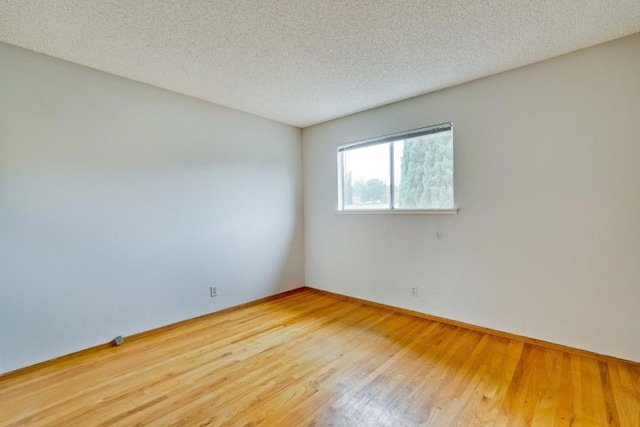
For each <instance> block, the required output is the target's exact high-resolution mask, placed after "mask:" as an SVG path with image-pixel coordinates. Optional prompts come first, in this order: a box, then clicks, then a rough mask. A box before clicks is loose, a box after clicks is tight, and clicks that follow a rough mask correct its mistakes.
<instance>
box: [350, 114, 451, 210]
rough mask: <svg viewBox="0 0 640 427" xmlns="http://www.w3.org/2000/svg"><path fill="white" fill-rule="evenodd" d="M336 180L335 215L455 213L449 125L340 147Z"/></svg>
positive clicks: (430, 127)
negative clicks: (357, 213)
mask: <svg viewBox="0 0 640 427" xmlns="http://www.w3.org/2000/svg"><path fill="white" fill-rule="evenodd" d="M338 175H339V188H338V193H339V197H338V198H339V207H338V209H339V210H340V211H390V210H396V211H403V210H404V211H412V210H413V211H416V210H422V211H435V212H443V213H455V212H457V209H455V207H454V202H453V128H452V126H451V123H445V124H441V125H436V126H429V127H426V128H421V129H415V130H411V131H407V132H402V133H397V134H394V135H388V136H383V137H379V138H374V139H370V140H366V141H360V142H356V143H352V144H347V145H342V146H339V147H338Z"/></svg>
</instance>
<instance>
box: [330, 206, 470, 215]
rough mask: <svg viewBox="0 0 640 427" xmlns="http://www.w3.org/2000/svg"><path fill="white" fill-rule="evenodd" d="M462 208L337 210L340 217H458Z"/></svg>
mask: <svg viewBox="0 0 640 427" xmlns="http://www.w3.org/2000/svg"><path fill="white" fill-rule="evenodd" d="M459 211H460V208H453V209H349V210H337V211H336V213H337V214H340V215H344V214H346V215H351V214H401V215H402V214H404V215H457V214H458V212H459Z"/></svg>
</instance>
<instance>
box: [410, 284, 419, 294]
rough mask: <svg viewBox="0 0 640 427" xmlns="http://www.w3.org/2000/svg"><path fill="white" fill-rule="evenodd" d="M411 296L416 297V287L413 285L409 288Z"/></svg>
mask: <svg viewBox="0 0 640 427" xmlns="http://www.w3.org/2000/svg"><path fill="white" fill-rule="evenodd" d="M411 296H412V297H417V296H418V287H417V286H414V287H412V288H411Z"/></svg>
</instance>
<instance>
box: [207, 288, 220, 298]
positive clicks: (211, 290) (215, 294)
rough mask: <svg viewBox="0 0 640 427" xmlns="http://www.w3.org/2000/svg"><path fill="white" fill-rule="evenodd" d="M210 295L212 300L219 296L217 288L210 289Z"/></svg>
mask: <svg viewBox="0 0 640 427" xmlns="http://www.w3.org/2000/svg"><path fill="white" fill-rule="evenodd" d="M209 293H210V294H211V298H213V297H217V296H218V289H217V288H216V287H215V286H211V287H210V288H209Z"/></svg>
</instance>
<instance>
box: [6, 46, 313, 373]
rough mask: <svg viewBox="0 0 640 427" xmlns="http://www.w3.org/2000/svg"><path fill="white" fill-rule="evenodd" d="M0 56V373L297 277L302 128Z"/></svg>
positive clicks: (294, 282) (297, 281) (63, 65)
mask: <svg viewBox="0 0 640 427" xmlns="http://www.w3.org/2000/svg"><path fill="white" fill-rule="evenodd" d="M0 64H2V65H1V66H0V372H6V371H11V370H14V369H17V368H20V367H23V366H26V365H30V364H33V363H36V362H40V361H43V360H46V359H50V358H53V357H56V356H60V355H63V354H67V353H70V352H73V351H76V350H80V349H83V348H87V347H90V346H93V345H97V344H100V343H104V342H107V341H109V340H111V339H112V338H113V337H115V336H116V335H119V334H122V335H125V336H126V335H130V334H133V333H136V332H140V331H145V330H148V329H152V328H155V327H159V326H162V325H166V324H169V323H172V322H176V321H180V320H183V319H187V318H192V317H195V316H198V315H202V314H205V313H209V312H213V311H217V310H220V309H222V308H225V307H229V306H233V305H237V304H239V303H243V302H247V301H250V300H254V299H257V298H260V297H264V296H267V295H272V294H275V293H278V292H282V291H285V290H288V289H292V288H296V287H299V286H302V285H303V284H304V253H303V251H304V245H303V230H302V191H301V186H302V176H301V174H302V172H301V163H302V158H301V135H300V130H299V129H296V128H293V127H291V126H287V125H284V124H280V123H276V122H273V121H269V120H265V119H262V118H259V117H256V116H252V115H249V114H245V113H241V112H238V111H234V110H230V109H227V108H223V107H219V106H215V105H212V104H209V103H205V102H201V101H198V100H195V99H191V98H188V97H185V96H181V95H177V94H174V93H171V92H167V91H164V90H161V89H157V88H154V87H151V86H147V85H143V84H140V83H136V82H132V81H129V80H125V79H121V78H118V77H115V76H111V75H109V74H105V73H101V72H98V71H95V70H91V69H88V68H84V67H80V66H76V65H73V64H70V63H67V62H63V61H59V60H56V59H53V58H49V57H46V56H43V55H38V54H34V53H31V52H28V51H26V50H22V49H19V48H16V47H12V46H8V45H4V44H0ZM210 285H216V286H217V287H218V294H219V296H218V297H217V298H215V299H211V298H210V297H209V286H210Z"/></svg>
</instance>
